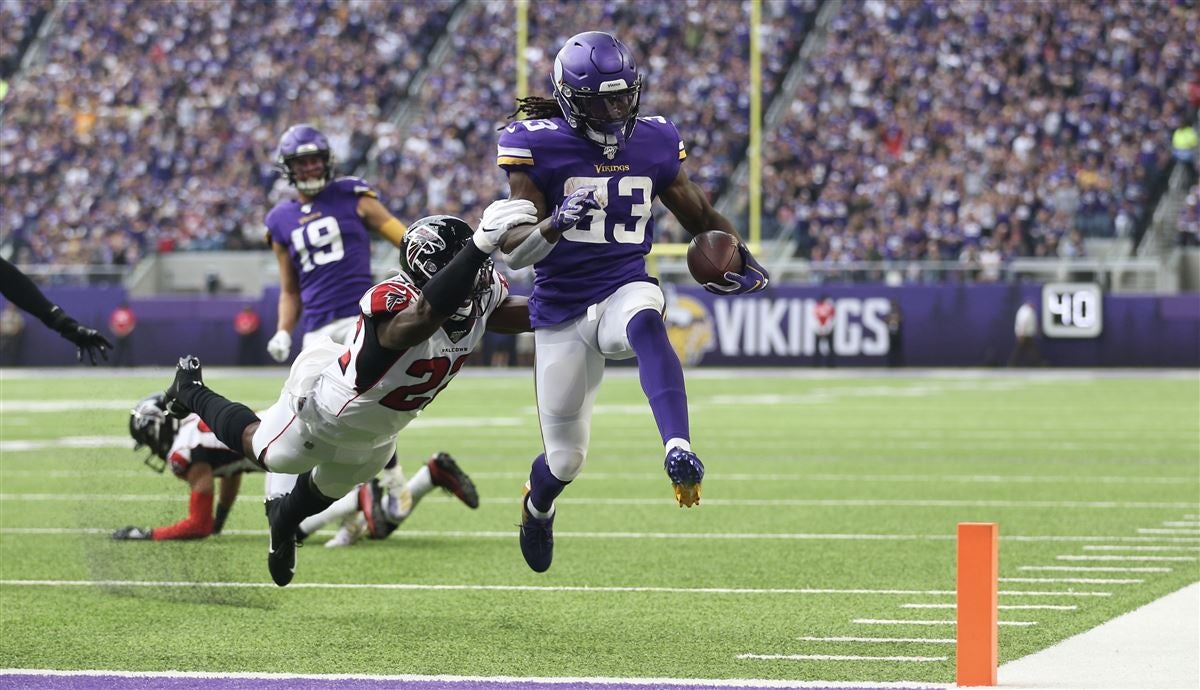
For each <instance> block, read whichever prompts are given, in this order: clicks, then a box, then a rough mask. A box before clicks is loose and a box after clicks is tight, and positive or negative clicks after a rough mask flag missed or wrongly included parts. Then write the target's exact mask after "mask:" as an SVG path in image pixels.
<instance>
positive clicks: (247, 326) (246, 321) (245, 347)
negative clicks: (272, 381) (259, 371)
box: [233, 304, 262, 366]
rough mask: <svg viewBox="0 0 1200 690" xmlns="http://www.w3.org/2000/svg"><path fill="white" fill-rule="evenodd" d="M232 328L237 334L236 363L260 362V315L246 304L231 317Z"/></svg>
mask: <svg viewBox="0 0 1200 690" xmlns="http://www.w3.org/2000/svg"><path fill="white" fill-rule="evenodd" d="M233 330H234V332H235V333H237V336H238V364H240V365H242V366H248V365H252V364H261V363H262V361H261V360H262V357H261V356H260V354H259V353H260V347H259V338H260V335H259V333H260V332H261V331H262V317H260V316H259V315H258V312H256V311H254V307H253V306H251V305H249V304H247V305H246V306H244V307H242V309H241V311H239V312H238V313H237V315H236V316H234V317H233Z"/></svg>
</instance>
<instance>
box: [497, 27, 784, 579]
mask: <svg viewBox="0 0 1200 690" xmlns="http://www.w3.org/2000/svg"><path fill="white" fill-rule="evenodd" d="M552 84H553V88H554V100H549V99H546V98H535V97H529V98H523V99H520V100H519V101H518V108H517V111H518V112H522V111H523V112H524V113H526V115H528V116H530V117H531V118H533V119H526V120H521V121H517V122H512V123H510V124H509V125H508V126H507V127H505V128H504V131H503V133H502V134H501V135H500V141H499V146H498V150H497V164H498V165H499V166H500V167H501V168H503V169H504V170H505V171H506V172H507V173H508V182H509V186H510V189H511V193H510V197H511V198H513V199H526V200H528V201H531V202H533V204H534V205H535V206H536V207H537V217H538V220H539V221H540V222H539V223H538V224H537V225H535V226H533V225H531V226H527V227H524V228H518V229H516V230H515V231H514V232H513V233H512V234H511V235H510V236H509V237H508V238H507V239H506V240H505V241H504V243H503V245H502V247H503V249H504V251H505V257H504V258H505V261H506V262H507V263H508V264H509V265H510V266H512V267H514V268H520V267H524V266H529V265H533V266H534V268H535V271H536V277H535V279H534V284H533V295H532V296H531V297H530V299H529V313H530V321H531V322H532V325H533V327H534V337H535V343H536V346H535V347H536V352H537V364H536V366H537V377H536V382H537V383H536V385H537V402H538V417H539V420H540V423H541V430H542V438H543V442H544V444H545V452H544V453H543V454H541V455H539V456H538V457H537V458H536V459H535V460H534V461H533V468H532V470H531V472H530V475H529V483H528V484H527V485H526V492H527V496H526V498H525V500H523V501H522V511H521V529H520V542H521V553H522V554H523V555H524V557H525V561H526V562H527V563H528V564H529V567H530V568H533V569H534V570H535V571H538V572H542V571H545V570H546V569H547V568H549V567H550V562H551V558H552V556H553V547H554V539H553V531H552V528H553V523H554V499H555V497H557V496H558V495H559V493H561V492H562V490H563V489H564V487H566V485H567V484H568V483H569V482H570V481H571V480H573V479H574V478H575V477H576V476H577V475H578V474H579V472H580V470H581V469H582V467H583V463H584V460H585V458H586V456H587V449H588V437H589V432H590V426H591V416H592V407H593V403H594V401H595V398H596V391H597V389H598V388H599V385H600V380H601V377H602V376H603V373H604V362H605V360H606V359H627V358H630V357H635V356H636V357H637V360H638V371H639V375H640V378H641V383H642V389H643V391H644V392H645V394H646V398H647V399H648V400H649V402H650V409H651V410H652V412H653V413H654V420H655V422H656V423H657V425H658V430H659V433H660V435H661V436H662V441H663V446H664V449H665V454H666V458H665V460H664V465H665V467H666V471H667V475H668V476H669V477H670V479H671V483H672V484H673V485H674V491H675V496H676V499H677V500H678V501H679V504H680V505H681V506H691V505H694V504H696V503H699V501H700V485H701V480H702V479H703V477H704V465H703V464H702V463H701V462H700V458H698V457H697V456H696V454H695V453H693V452H692V449H691V445H690V434H689V428H688V410H687V396H686V393H685V391H684V381H683V369H682V367H681V366H680V364H679V358H678V357H677V356H676V355H675V352H674V350H672V349H671V344H670V341H669V340H668V338H667V331H666V328H665V327H664V325H663V320H662V311H663V293H662V290H660V289H659V287H658V285H657V283H656V281H655V280H654V279H652V278H650V277H649V276H648V275H647V273H646V264H645V255H646V254H647V253H648V252H649V251H650V244H651V242H652V241H653V239H654V218H653V216H652V215H651V206H652V204H653V202H654V199H655V198H659V199H661V200H662V202H663V203H664V204H665V205H666V207H667V209H669V210H670V211H671V213H673V214H674V215H675V217H676V218H677V219H679V222H680V223H681V224H682V225H683V227H684V229H686V230H687V231H688V232H689V233H691V234H693V235H696V234H699V233H702V232H706V231H708V230H723V231H725V232H728V233H731V234H733V235H735V236H737V232H736V231H735V230H734V228H733V225H732V224H731V223H730V222H729V220H728V219H727V218H725V217H724V216H723V215H721V214H720V213H718V212H717V211H716V210H715V209H714V208H713V207H712V205H711V204H710V203H709V201H708V199H707V197H705V195H704V192H703V191H702V190H701V189H700V188H699V187H697V186H696V184H695V183H693V182H692V181H691V180H689V179H688V176H687V173H685V172H684V170H683V168H682V161H683V160H684V158H686V157H687V153H686V152H685V150H684V146H683V142H682V141H681V140H680V137H679V133H678V132H677V131H676V130H675V125H674V124H672V123H671V121H670V120H668V119H666V118H665V117H661V116H652V117H638V113H639V108H638V105H639V99H640V97H641V87H642V78H641V76H640V75H639V74H638V70H637V67H636V65H635V64H634V60H633V54H632V53H631V52H630V51H629V49H628V48H627V47H626V46H625V45H624V44H622V43H621V42H619V41H617V40H616V39H615V38H613V37H612V36H611V35H609V34H606V33H601V32H597V31H589V32H586V33H581V34H578V35H576V36H573V37H572V38H570V39H568V40H567V42H566V44H565V45H564V46H563V48H562V50H560V51H559V53H558V56H557V57H556V58H555V60H554V76H553V79H552ZM738 249H739V251H740V252H741V255H742V257H743V259H744V260H745V265H746V268H745V269H743V270H744V273H743V274H741V275H739V274H736V273H726V274H725V278H726V280H727V281H728V282H726V283H709V284H707V285H705V288H706V289H708V290H709V291H710V292H715V293H719V294H741V293H746V292H755V291H758V290H762V289H763V288H765V287H766V286H767V280H768V276H767V272H766V271H765V270H764V269H763V268H762V267H761V266H759V265H758V263H757V262H756V261H755V260H754V258H753V257H752V256H751V255H750V252H749V251H748V250H747V249H746V247H745V245H744V244H743V245H739V248H738Z"/></svg>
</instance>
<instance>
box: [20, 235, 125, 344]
mask: <svg viewBox="0 0 1200 690" xmlns="http://www.w3.org/2000/svg"><path fill="white" fill-rule="evenodd" d="M0 293H2V294H3V295H4V298H5V299H7V300H9V301H11V302H12V303H13V304H15V305H17V306H18V307H20V308H22V309H24V310H25V311H27V312H29V313H30V314H33V315H34V316H36V317H37V318H38V319H40V320H41V322H42V323H44V324H46V325H47V326H49V327H50V328H51V329H53V330H54V331H55V332H57V333H58V334H59V335H61V336H62V337H64V338H66V339H67V340H70V341H71V343H72V344H73V345H74V346H75V359H76V360H78V361H80V362H82V361H83V353H84V352H86V353H87V354H88V358H89V359H91V361H92V364H93V365H94V364H96V354H97V353H99V354H100V356H101V357H103V358H104V359H106V360H107V359H108V351H109V350H111V349H112V343H110V342H108V338H105V337H104V336H102V335H100V332H99V331H97V330H96V329H94V328H88V327H87V326H81V325H79V322H78V321H76V320H75V319H72V318H71V317H69V316H67V314H66V313H65V312H64V311H63V310H62V307H60V306H58V305H57V304H54V303H53V302H51V301H50V300H48V299H46V296H45V295H44V294H42V291H41V290H39V289H38V286H37V285H35V284H34V282H33V281H32V280H30V279H29V276H27V275H25V274H24V273H21V271H20V270H18V269H17V267H16V266H13V265H12V264H10V263H9V262H7V261H5V260H4V259H0Z"/></svg>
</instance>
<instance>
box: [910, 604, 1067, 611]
mask: <svg viewBox="0 0 1200 690" xmlns="http://www.w3.org/2000/svg"><path fill="white" fill-rule="evenodd" d="M900 608H902V609H956V608H958V604H900ZM996 608H997V609H1000V610H1002V611H1004V610H1007V611H1043V610H1045V611H1075V610H1076V609H1078V608H1079V607H1078V606H1075V605H1073V604H998V605H997V606H996Z"/></svg>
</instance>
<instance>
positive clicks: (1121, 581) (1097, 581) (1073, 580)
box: [1000, 577, 1145, 585]
mask: <svg viewBox="0 0 1200 690" xmlns="http://www.w3.org/2000/svg"><path fill="white" fill-rule="evenodd" d="M1000 581H1001V582H1044V583H1047V584H1051V583H1053V584H1061V585H1140V584H1142V583H1143V582H1145V580H1137V579H1133V578H1107V577H1002V578H1000Z"/></svg>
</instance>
